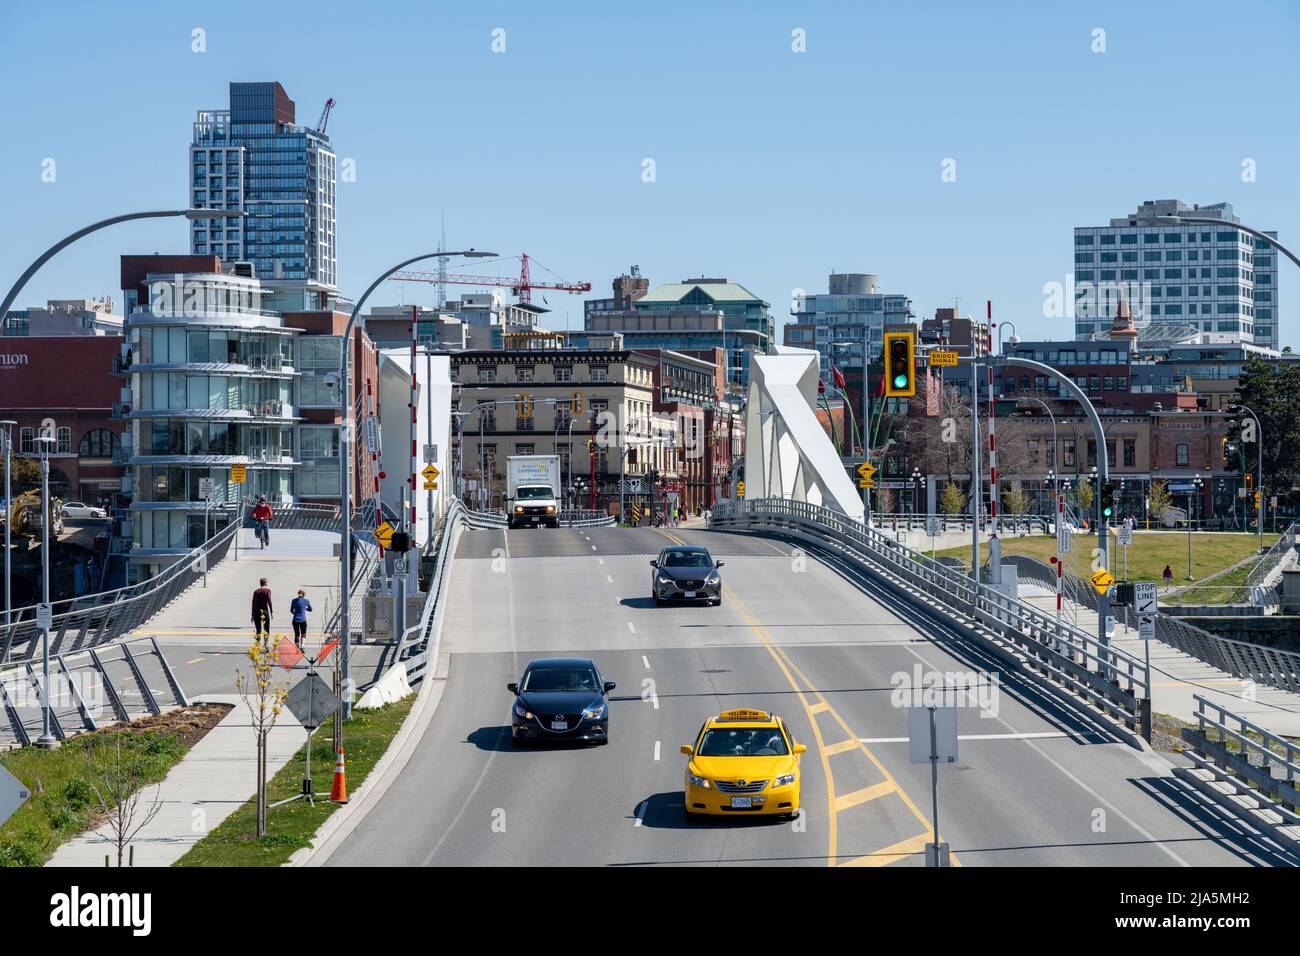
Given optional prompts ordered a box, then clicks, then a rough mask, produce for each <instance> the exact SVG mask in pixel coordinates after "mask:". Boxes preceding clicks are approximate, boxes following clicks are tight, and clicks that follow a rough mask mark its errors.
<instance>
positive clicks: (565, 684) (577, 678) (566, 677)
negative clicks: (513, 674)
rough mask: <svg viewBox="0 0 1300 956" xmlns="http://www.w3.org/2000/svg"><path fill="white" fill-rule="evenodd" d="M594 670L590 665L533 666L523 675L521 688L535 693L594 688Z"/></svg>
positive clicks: (596, 685)
mask: <svg viewBox="0 0 1300 956" xmlns="http://www.w3.org/2000/svg"><path fill="white" fill-rule="evenodd" d="M598 686H599V685H598V684H597V683H596V672H595V671H593V670H592V669H591V668H590V667H534V668H532V669H531V670H530V671H529V672H528V673H527V674H525V675H524V684H523V688H522V689H523V690H531V691H534V692H535V693H545V692H548V691H564V690H592V691H594V690H596V689H597V688H598Z"/></svg>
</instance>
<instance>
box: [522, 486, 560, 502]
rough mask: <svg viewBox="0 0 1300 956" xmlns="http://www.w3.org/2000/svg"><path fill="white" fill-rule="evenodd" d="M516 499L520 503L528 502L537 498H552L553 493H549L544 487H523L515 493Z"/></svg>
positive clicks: (547, 488) (548, 489)
mask: <svg viewBox="0 0 1300 956" xmlns="http://www.w3.org/2000/svg"><path fill="white" fill-rule="evenodd" d="M516 497H517V498H519V500H521V501H528V500H530V499H537V498H554V497H555V492H553V491H551V489H550V488H549V487H547V486H546V485H531V486H530V485H525V486H524V487H522V488H520V489H519V490H518V491H517V493H516Z"/></svg>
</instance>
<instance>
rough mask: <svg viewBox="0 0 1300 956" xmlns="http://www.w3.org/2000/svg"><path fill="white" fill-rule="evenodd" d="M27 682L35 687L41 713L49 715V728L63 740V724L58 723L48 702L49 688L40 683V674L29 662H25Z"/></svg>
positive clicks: (52, 707) (56, 715)
mask: <svg viewBox="0 0 1300 956" xmlns="http://www.w3.org/2000/svg"><path fill="white" fill-rule="evenodd" d="M26 666H27V682H28V683H29V684H31V685H32V686H33V687H35V688H36V702H37V703H38V704H40V707H41V713H46V712H47V711H48V713H49V715H50V730H52V731H53V732H54V736H55V737H57V738H58V739H59V740H63V739H64V738H65V737H66V736H67V734H65V733H64V732H63V725H62V724H61V723H59V716H58V714H56V713H55V712H54V706H53V705H52V704H50V703H48V697H49V692H50V689H49V688H48V687H46V686H45V685H44V684H42V683H41V678H40V675H38V674H37V673H36V668H34V667H32V665H31V662H30V661H28V662H27V665H26Z"/></svg>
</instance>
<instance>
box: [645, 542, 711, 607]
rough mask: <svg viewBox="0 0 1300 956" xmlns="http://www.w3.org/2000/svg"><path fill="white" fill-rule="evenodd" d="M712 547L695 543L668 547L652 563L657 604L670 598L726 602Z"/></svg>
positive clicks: (673, 599)
mask: <svg viewBox="0 0 1300 956" xmlns="http://www.w3.org/2000/svg"><path fill="white" fill-rule="evenodd" d="M722 564H723V563H722V562H721V561H717V562H715V561H714V560H713V558H712V557H710V555H709V549H708V548H701V547H698V546H695V545H678V546H676V547H671V548H664V549H663V550H662V551H660V552H659V557H657V558H656V559H655V560H653V561H651V562H650V567H652V568H654V570H653V571H652V572H651V573H650V593H651V594H653V595H654V599H655V604H666V603H667V602H669V601H708V602H709V603H710V604H712V605H714V606H717V605H719V604H721V603H722V575H721V574H719V573H718V569H719V568H721V567H722Z"/></svg>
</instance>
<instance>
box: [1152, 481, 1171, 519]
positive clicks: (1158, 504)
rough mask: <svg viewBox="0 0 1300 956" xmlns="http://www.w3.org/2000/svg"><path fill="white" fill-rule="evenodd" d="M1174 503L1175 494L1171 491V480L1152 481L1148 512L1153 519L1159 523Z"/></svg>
mask: <svg viewBox="0 0 1300 956" xmlns="http://www.w3.org/2000/svg"><path fill="white" fill-rule="evenodd" d="M1173 504H1174V496H1173V495H1171V494H1170V493H1169V482H1167V481H1153V482H1151V493H1150V494H1149V495H1148V496H1147V514H1149V515H1150V516H1151V518H1152V520H1154V521H1155V522H1156V523H1157V524H1159V523H1160V522H1161V521H1163V520H1164V517H1165V515H1167V514H1168V513H1169V509H1170V508H1172V507H1173Z"/></svg>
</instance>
